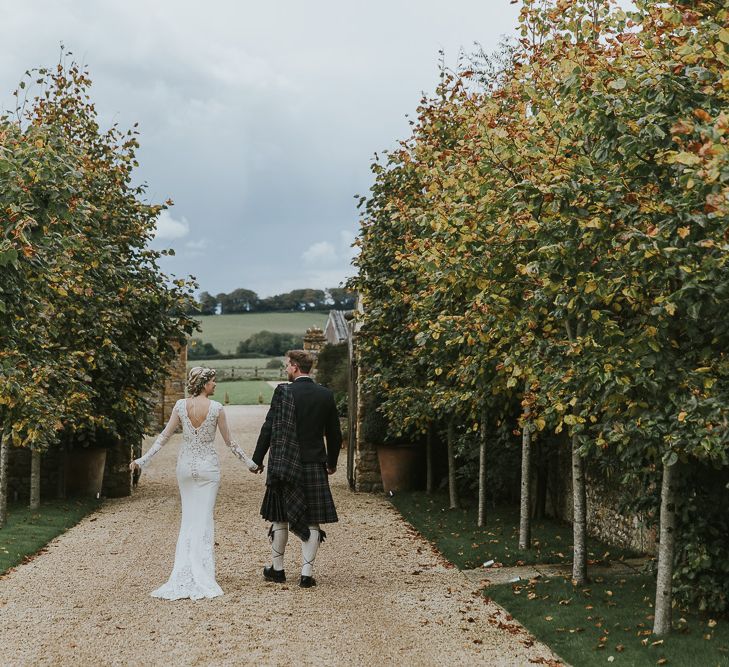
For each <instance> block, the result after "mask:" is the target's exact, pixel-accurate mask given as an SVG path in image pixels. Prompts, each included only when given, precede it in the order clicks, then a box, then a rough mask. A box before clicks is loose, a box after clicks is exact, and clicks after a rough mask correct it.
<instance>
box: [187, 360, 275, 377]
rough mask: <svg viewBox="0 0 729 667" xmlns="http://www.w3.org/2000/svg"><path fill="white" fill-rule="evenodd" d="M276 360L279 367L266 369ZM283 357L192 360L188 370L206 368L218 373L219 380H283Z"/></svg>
mask: <svg viewBox="0 0 729 667" xmlns="http://www.w3.org/2000/svg"><path fill="white" fill-rule="evenodd" d="M272 358H275V359H276V362H277V364H278V366H277V367H276V368H266V365H267V364H268V362H269V361H270V360H271V359H272ZM283 362H284V358H283V357H263V358H261V359H190V360H188V362H187V370H190V369H191V368H192V367H193V366H205V367H206V368H214V369H215V370H216V371H217V376H218V379H220V378H227V377H239V378H244V377H251V376H254V377H260V378H262V379H264V380H283V379H285V378H284V373H283Z"/></svg>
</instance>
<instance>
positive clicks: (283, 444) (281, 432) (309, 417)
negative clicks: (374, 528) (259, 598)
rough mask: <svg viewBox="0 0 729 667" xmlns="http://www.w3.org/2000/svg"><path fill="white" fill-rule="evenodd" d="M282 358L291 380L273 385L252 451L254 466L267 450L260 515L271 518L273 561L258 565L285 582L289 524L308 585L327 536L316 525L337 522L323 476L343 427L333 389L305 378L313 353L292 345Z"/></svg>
mask: <svg viewBox="0 0 729 667" xmlns="http://www.w3.org/2000/svg"><path fill="white" fill-rule="evenodd" d="M286 357H287V363H286V374H287V375H288V379H289V382H290V383H291V384H289V385H286V384H280V385H279V386H278V387H276V391H274V393H273V398H272V399H271V408H270V409H269V411H268V415H266V421H265V422H264V424H263V427H262V428H261V433H260V435H259V436H258V443H257V445H256V451H255V452H254V453H253V461H254V462H255V463H257V464H258V465H259V466H261V465H262V464H263V458H264V457H265V456H266V453H267V452H268V454H269V456H268V476H267V479H266V494H265V495H264V497H263V504H262V506H261V516H262V517H263V518H264V519H266V520H267V521H270V522H271V528H270V529H269V531H268V535H269V537H270V538H271V554H272V559H273V562H272V564H271V566H270V567H268V566H267V567H264V568H263V577H264V578H265V579H266V581H274V582H277V583H282V582H284V581H286V574H285V572H284V552H285V550H286V543H287V542H288V536H289V529H291V531H292V532H293V533H294V534H295V535H297V536H298V537H299V538H300V539H301V554H302V568H301V579H300V580H299V586H301V587H302V588H311V587H312V586H316V580H315V579H314V577H313V566H314V560H315V558H316V553H317V551H318V549H319V544H320V543H321V542H323V541H324V538H325V537H326V533H325V532H324V531H323V530H322V529H321V528H320V525H321V524H322V523H333V522H335V521H338V517H337V510H336V508H335V507H334V500H333V499H332V494H331V491H330V490H329V479H328V477H327V475H331V474H333V473H334V472H335V470H336V469H337V457H338V456H339V449H340V448H341V446H342V431H341V429H340V426H339V415H338V414H337V406H336V404H335V402H334V394H333V393H332V392H331V391H330V390H329V389H327V388H326V387H322V386H321V385H319V384H316V383H315V382H314V381H313V380H312V379H311V377H309V373H310V372H311V367H312V365H313V363H314V357H313V356H312V355H311V354H309V353H308V352H306V351H304V350H291V351H290V352H288V353H287V354H286ZM325 436H326V446H325V445H324V437H325ZM269 449H270V452H269Z"/></svg>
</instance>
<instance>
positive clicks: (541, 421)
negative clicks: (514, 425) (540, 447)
mask: <svg viewBox="0 0 729 667" xmlns="http://www.w3.org/2000/svg"><path fill="white" fill-rule="evenodd" d="M536 424H537V430H539V431H542V430H544V427H545V426H546V425H547V422H546V421H544V419H542V418H541V417H540V418H539V419H537V421H536Z"/></svg>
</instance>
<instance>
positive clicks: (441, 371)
mask: <svg viewBox="0 0 729 667" xmlns="http://www.w3.org/2000/svg"><path fill="white" fill-rule="evenodd" d="M441 373H443V369H442V368H436V369H435V374H436V375H441Z"/></svg>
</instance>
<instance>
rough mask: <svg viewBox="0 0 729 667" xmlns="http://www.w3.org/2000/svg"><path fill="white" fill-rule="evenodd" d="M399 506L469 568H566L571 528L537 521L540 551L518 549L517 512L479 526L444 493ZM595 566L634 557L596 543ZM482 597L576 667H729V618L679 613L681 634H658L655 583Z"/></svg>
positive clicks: (597, 583)
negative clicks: (489, 562) (543, 565)
mask: <svg viewBox="0 0 729 667" xmlns="http://www.w3.org/2000/svg"><path fill="white" fill-rule="evenodd" d="M392 502H393V504H394V505H395V507H397V509H398V510H399V511H400V513H401V514H402V515H403V517H404V518H405V519H406V520H407V521H408V522H410V523H411V524H412V525H413V526H414V527H415V528H416V529H417V530H418V531H420V533H421V534H422V535H423V536H424V537H426V538H427V539H429V540H430V541H431V542H433V544H434V545H435V546H436V547H437V548H438V549H439V550H440V552H441V553H442V554H443V555H444V556H445V557H446V558H447V559H448V560H449V561H451V562H452V563H453V564H454V565H456V566H458V567H459V568H461V569H470V568H474V567H478V566H480V565H481V564H482V563H483V562H484V561H486V560H490V559H494V560H495V561H496V562H497V563H501V564H502V565H503V566H505V567H508V566H515V565H530V564H531V565H536V564H539V563H568V562H570V560H571V551H572V526H571V525H570V524H567V523H563V522H560V521H554V520H551V519H546V520H540V521H534V522H533V525H532V538H533V543H534V548H533V549H532V550H530V551H526V552H525V551H520V550H519V549H518V547H517V545H518V533H519V510H518V508H517V507H500V508H496V509H491V508H489V512H488V517H487V526H485V527H483V528H478V527H477V526H476V523H477V513H476V507H475V506H474V505H471V506H467V507H464V508H463V509H459V510H450V509H448V497H447V496H446V495H445V494H436V495H432V496H429V495H427V494H425V493H422V492H410V493H399V494H396V495H395V496H394V497H393V498H392ZM588 553H589V557H590V560H591V561H592V562H593V563H600V562H602V561H605V560H616V559H620V558H623V557H628V556H632V555H634V554H632V553H630V552H628V551H624V550H621V549H615V548H612V547H607V546H606V545H604V544H603V543H601V542H599V541H597V540H590V541H589V542H588ZM484 595H485V596H487V597H489V598H491V599H492V600H494V601H495V602H497V603H498V604H500V605H501V606H502V607H504V608H505V609H506V610H507V611H508V612H509V613H510V614H511V615H512V616H514V618H516V619H517V620H518V621H519V622H520V623H521V624H522V625H524V626H525V627H526V628H527V629H528V630H529V631H530V632H531V633H532V634H533V635H534V636H535V637H536V638H537V639H539V640H540V641H541V642H543V643H544V644H546V645H548V646H549V647H550V648H552V650H554V651H555V652H556V653H557V654H558V655H560V656H561V657H562V658H563V659H564V660H566V661H567V662H569V663H570V664H572V665H574V666H575V667H593V666H594V665H624V666H626V667H627V666H628V665H630V666H631V667H633V666H635V667H641V666H643V665H681V666H682V667H684V666H685V667H714V666H719V667H729V620H727V618H726V617H717V616H708V615H705V614H698V613H689V612H687V611H680V610H674V633H673V634H672V635H670V636H669V637H666V638H663V639H658V638H657V637H655V636H654V635H653V634H652V627H653V598H654V595H655V579H654V578H653V577H652V576H650V575H643V574H640V575H637V574H636V575H618V574H610V575H604V576H597V577H595V578H594V580H593V581H592V582H591V583H590V584H589V585H587V586H577V587H576V586H573V585H572V583H571V581H569V579H567V580H565V579H562V578H558V577H557V578H550V579H533V580H530V581H520V582H518V583H516V584H502V585H494V586H489V587H487V588H485V589H484Z"/></svg>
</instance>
